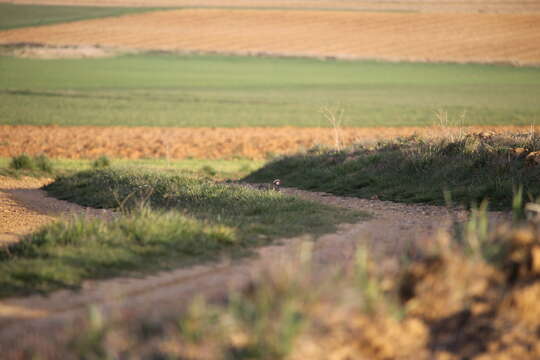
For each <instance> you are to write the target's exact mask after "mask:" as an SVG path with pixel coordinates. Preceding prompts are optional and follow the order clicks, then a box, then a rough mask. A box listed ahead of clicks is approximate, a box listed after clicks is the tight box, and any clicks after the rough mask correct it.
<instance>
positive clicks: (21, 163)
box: [9, 154, 35, 170]
mask: <svg viewBox="0 0 540 360" xmlns="http://www.w3.org/2000/svg"><path fill="white" fill-rule="evenodd" d="M9 167H10V168H11V169H14V170H33V169H34V168H35V164H34V161H33V160H32V158H31V157H30V156H28V155H26V154H21V155H18V156H14V157H13V158H11V162H10V163H9Z"/></svg>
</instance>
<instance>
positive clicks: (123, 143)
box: [0, 125, 540, 159]
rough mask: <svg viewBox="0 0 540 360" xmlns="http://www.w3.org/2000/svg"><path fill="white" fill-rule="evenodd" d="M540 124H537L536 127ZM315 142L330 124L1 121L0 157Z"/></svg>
mask: <svg viewBox="0 0 540 360" xmlns="http://www.w3.org/2000/svg"><path fill="white" fill-rule="evenodd" d="M489 129H493V130H495V131H497V132H528V131H530V127H529V126H527V127H525V126H496V127H493V126H492V127H480V126H478V127H467V128H463V129H461V130H462V131H467V132H481V131H486V130H489ZM539 130H540V127H537V131H539ZM459 131H460V129H459V128H445V127H399V128H390V127H380V128H343V129H342V130H341V131H340V135H341V136H340V137H341V141H342V144H343V145H350V144H352V143H354V142H359V141H362V142H366V141H370V142H373V141H377V140H379V139H390V138H395V137H398V136H410V135H413V134H418V135H425V136H447V135H449V134H450V133H458V132H459ZM317 144H324V145H328V146H334V145H335V139H334V132H333V130H332V129H329V128H292V127H280V128H158V127H120V126H118V127H116V126H115V127H92V126H88V127H87V126H68V127H56V126H9V125H0V157H11V156H17V155H20V154H22V153H27V154H29V155H37V154H45V155H47V156H50V157H57V158H71V159H73V158H75V159H77V158H90V159H93V158H97V157H99V156H101V155H107V156H110V157H114V158H130V159H141V158H170V159H185V158H190V157H191V158H196V159H231V158H235V157H238V156H240V157H246V158H250V159H265V158H267V157H268V155H269V154H291V153H296V152H298V151H299V150H302V149H309V148H311V147H313V146H314V145H317Z"/></svg>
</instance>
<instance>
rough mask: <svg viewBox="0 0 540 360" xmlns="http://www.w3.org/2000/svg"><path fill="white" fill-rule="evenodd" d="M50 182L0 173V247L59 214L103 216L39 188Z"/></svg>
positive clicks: (101, 213) (103, 213)
mask: <svg viewBox="0 0 540 360" xmlns="http://www.w3.org/2000/svg"><path fill="white" fill-rule="evenodd" d="M51 181H52V179H35V178H30V177H25V178H22V179H13V178H8V177H2V176H0V220H1V221H0V246H1V245H2V244H3V243H7V242H12V241H17V240H18V238H19V237H20V236H21V235H24V234H28V233H31V232H33V231H36V230H37V229H39V227H41V226H43V225H45V224H47V223H50V222H52V221H54V220H56V219H57V218H58V217H61V216H68V215H73V214H79V215H88V216H104V215H105V214H107V213H108V212H104V211H102V210H95V209H90V208H84V207H82V206H79V205H76V204H72V203H69V202H67V201H62V200H57V199H54V198H50V197H48V196H47V194H46V193H45V192H44V191H43V190H40V189H39V188H40V187H42V186H43V185H45V184H47V183H50V182H51ZM0 313H1V311H0Z"/></svg>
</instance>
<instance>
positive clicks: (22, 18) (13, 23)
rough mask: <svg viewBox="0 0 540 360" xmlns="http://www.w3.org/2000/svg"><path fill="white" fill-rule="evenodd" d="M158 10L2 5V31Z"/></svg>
mask: <svg viewBox="0 0 540 360" xmlns="http://www.w3.org/2000/svg"><path fill="white" fill-rule="evenodd" d="M153 10H158V8H129V7H108V6H106V7H96V6H52V5H47V6H42V5H16V4H6V3H2V4H0V30H7V29H14V28H20V27H28V26H42V25H50V24H57V23H64V22H71V21H79V20H86V19H95V18H102V17H110V16H121V15H125V14H132V13H140V12H148V11H153Z"/></svg>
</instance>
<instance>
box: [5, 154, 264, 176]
mask: <svg viewBox="0 0 540 360" xmlns="http://www.w3.org/2000/svg"><path fill="white" fill-rule="evenodd" d="M11 161H12V159H11V158H2V157H0V176H14V177H17V176H35V177H54V176H59V175H69V174H73V173H75V172H78V171H83V170H90V169H92V168H93V166H94V162H95V160H87V159H49V162H50V164H51V170H52V171H51V172H43V171H40V169H39V168H38V169H13V168H11V167H10V163H11ZM109 161H110V166H111V167H113V168H140V169H147V170H159V171H163V172H169V173H171V172H178V171H181V172H182V173H184V174H192V175H198V176H205V177H211V178H213V179H216V180H225V179H239V178H241V177H244V176H246V175H248V174H249V173H250V172H252V171H254V170H256V169H258V168H259V167H261V166H262V165H263V162H262V161H258V160H248V159H235V160H208V159H184V160H167V159H136V160H131V159H114V158H111V159H109Z"/></svg>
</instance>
